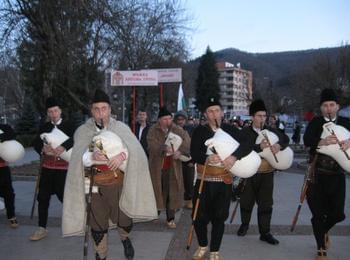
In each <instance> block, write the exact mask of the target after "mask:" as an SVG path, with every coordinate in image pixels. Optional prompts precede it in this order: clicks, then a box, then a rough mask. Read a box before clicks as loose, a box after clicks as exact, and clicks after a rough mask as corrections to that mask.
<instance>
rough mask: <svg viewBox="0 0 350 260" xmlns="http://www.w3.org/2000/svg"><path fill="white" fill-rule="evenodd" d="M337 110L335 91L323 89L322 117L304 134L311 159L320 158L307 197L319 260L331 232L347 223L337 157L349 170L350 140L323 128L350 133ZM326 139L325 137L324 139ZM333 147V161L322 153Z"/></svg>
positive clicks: (347, 122) (348, 123) (348, 124)
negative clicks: (343, 129)
mask: <svg viewBox="0 0 350 260" xmlns="http://www.w3.org/2000/svg"><path fill="white" fill-rule="evenodd" d="M338 110H339V104H338V99H337V96H336V93H335V92H334V90H332V89H324V90H323V91H322V92H321V97H320V111H321V116H318V117H315V118H313V119H312V121H311V122H310V123H309V124H308V126H307V127H306V130H305V133H304V144H305V146H307V147H309V148H310V158H311V159H312V158H313V157H314V156H315V155H316V154H317V155H318V156H317V159H316V162H315V170H314V176H313V177H314V178H313V180H314V182H313V183H310V184H309V188H308V190H307V193H306V198H307V203H308V205H309V208H310V210H311V213H312V218H311V223H312V228H313V233H314V236H315V239H316V244H317V253H316V259H318V260H325V259H327V249H329V246H330V239H329V235H328V232H329V230H330V229H331V228H332V227H333V226H334V225H335V224H336V223H338V222H341V221H342V220H344V219H345V214H344V204H345V174H344V172H345V170H344V169H343V168H342V167H341V165H340V164H339V163H338V162H337V160H338V161H339V158H337V157H336V156H338V157H342V159H340V160H342V161H341V162H342V163H343V164H344V166H349V164H350V161H349V160H348V159H347V158H346V156H344V152H347V153H348V154H350V140H349V139H345V140H341V141H340V140H338V137H337V136H336V135H335V134H334V132H333V133H332V131H331V132H329V130H328V129H327V127H326V128H325V129H324V127H323V126H324V125H325V124H330V122H333V123H334V126H335V127H337V126H341V127H343V128H345V129H346V130H345V131H350V119H348V118H344V117H341V116H338V115H337V112H338ZM324 131H325V132H324ZM324 136H326V137H325V138H323V137H324ZM348 136H349V132H348ZM331 146H334V148H335V149H334V155H333V157H334V158H333V157H332V156H330V155H327V154H324V153H323V151H324V150H325V148H328V147H331ZM337 152H338V155H337ZM310 161H312V160H310ZM339 162H340V161H339Z"/></svg>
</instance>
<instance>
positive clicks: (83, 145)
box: [0, 89, 350, 260]
mask: <svg viewBox="0 0 350 260" xmlns="http://www.w3.org/2000/svg"><path fill="white" fill-rule="evenodd" d="M46 110H47V116H48V120H47V122H46V123H45V124H44V125H43V126H41V127H40V130H39V132H38V135H37V136H36V138H35V140H34V142H33V145H34V147H35V150H36V151H37V152H38V153H39V154H40V156H41V161H40V167H41V171H40V179H39V183H38V187H39V193H38V196H37V201H38V216H39V218H38V221H39V223H38V224H39V228H38V230H36V231H35V233H34V234H33V235H32V236H30V240H32V241H37V240H41V239H43V238H45V237H46V236H47V234H48V230H47V229H46V226H47V218H48V208H49V203H50V197H51V195H52V194H56V195H57V197H58V199H59V200H60V201H61V202H63V215H62V231H63V235H64V236H71V235H80V234H84V233H85V234H87V233H89V232H90V233H91V237H92V240H93V242H94V248H95V257H96V259H107V252H108V246H107V245H108V243H107V237H108V229H109V228H111V227H116V228H117V230H118V233H119V235H120V237H121V241H122V244H123V246H124V255H125V257H126V258H127V259H133V257H134V255H135V252H134V247H133V245H132V242H131V240H130V238H129V234H130V231H131V229H132V226H133V222H134V221H150V220H157V219H158V217H159V214H160V213H161V211H163V210H165V213H166V219H167V223H166V224H167V226H168V228H171V229H174V228H176V222H175V213H176V211H177V210H178V209H179V208H181V207H182V206H183V204H182V203H183V200H184V199H185V200H187V203H186V206H187V207H188V208H193V209H192V220H193V224H192V225H193V228H194V231H195V234H196V237H197V240H198V244H199V247H198V249H197V250H196V251H195V253H194V255H193V259H204V257H205V256H206V255H207V254H208V251H209V258H210V259H213V260H214V259H221V256H220V254H219V250H220V245H221V241H222V238H223V234H224V228H225V220H226V219H227V217H228V215H229V207H230V201H231V197H232V174H231V172H230V169H231V168H232V167H233V166H234V165H235V163H236V162H237V161H239V160H241V159H242V158H244V157H245V156H247V155H248V154H249V153H251V152H252V151H253V152H256V153H259V154H261V152H262V151H264V150H266V149H268V150H269V151H270V152H271V153H272V154H273V156H274V158H275V159H276V161H277V157H276V155H278V154H279V153H280V152H282V151H283V150H284V149H286V147H287V146H288V143H289V138H288V137H287V135H286V134H285V133H283V131H280V130H279V129H277V128H272V127H269V126H268V125H267V121H266V119H267V109H266V107H265V104H264V102H263V101H262V100H255V101H253V102H252V104H251V105H250V108H249V113H250V116H251V120H252V124H251V125H250V126H248V127H245V128H243V129H242V130H239V129H237V128H235V127H233V126H231V125H228V124H225V123H223V122H222V115H223V111H222V107H221V104H220V101H219V100H218V99H216V98H214V97H213V98H209V99H208V101H207V103H206V105H205V106H204V109H203V111H202V113H203V115H204V116H205V118H206V123H204V124H202V125H199V126H197V127H196V128H187V129H186V127H185V126H184V122H183V121H185V120H186V118H187V115H186V114H185V113H182V112H180V113H177V114H176V115H175V118H174V119H175V120H174V121H175V122H173V115H172V113H170V112H169V111H168V110H167V109H166V108H165V107H161V108H160V111H159V114H158V121H157V123H156V124H154V125H153V126H149V125H148V124H147V123H146V119H147V114H146V113H145V111H140V112H139V118H140V122H139V124H138V126H137V131H136V133H135V135H134V134H133V133H132V132H131V131H130V128H129V127H128V126H127V125H125V124H124V123H122V122H121V121H117V120H115V119H113V118H112V117H111V105H110V100H109V97H108V95H107V94H106V93H104V92H103V91H100V90H98V91H96V93H95V95H94V97H93V99H92V102H91V114H92V118H91V119H89V120H88V121H86V122H85V123H84V124H83V125H82V126H80V127H79V128H78V129H77V130H76V131H75V132H74V131H73V128H72V127H71V125H70V124H69V123H68V122H67V121H66V120H64V119H62V116H61V113H62V111H61V105H60V104H59V103H58V102H57V101H56V100H55V99H54V98H49V99H48V100H47V102H46ZM338 110H339V104H338V100H337V97H336V94H335V92H334V91H333V90H331V89H324V90H323V91H322V93H321V99H320V111H321V116H319V117H315V118H314V119H313V120H312V121H311V122H310V123H309V125H308V126H307V128H306V131H305V134H304V144H305V146H306V147H309V148H310V158H311V160H310V161H312V162H313V165H314V166H315V167H314V168H313V178H312V180H311V182H310V184H309V188H308V190H307V202H308V205H309V207H310V210H311V212H312V218H311V223H312V227H313V233H314V236H315V239H316V244H317V253H316V259H318V260H321V259H326V257H327V249H328V248H329V246H330V238H329V234H328V232H329V230H330V229H331V228H332V227H333V226H334V225H335V224H336V223H338V222H340V221H342V220H344V218H345V215H344V204H345V170H343V168H342V167H341V166H340V165H339V163H338V161H337V160H336V159H335V158H332V157H331V156H329V155H325V154H321V153H319V152H318V149H319V148H320V147H327V146H331V145H337V146H338V149H340V150H341V151H342V152H343V153H344V154H346V153H348V154H349V153H350V152H349V151H350V150H349V148H350V139H346V140H341V141H340V140H339V139H338V137H337V136H336V135H335V133H334V132H332V133H331V134H329V135H327V137H322V136H323V135H322V134H323V129H324V127H323V126H324V124H326V123H329V122H333V123H334V124H336V125H340V126H342V127H344V128H345V129H347V131H350V119H347V118H344V117H340V116H338V115H337V112H338ZM53 129H59V130H60V131H62V132H63V133H64V134H65V135H66V136H67V138H66V139H65V141H64V142H62V143H60V144H59V145H58V146H56V147H53V146H52V145H51V144H50V142H48V141H47V140H45V138H43V137H42V134H43V133H47V132H51V131H52V130H53ZM219 129H221V130H222V131H224V132H226V133H227V134H228V135H229V136H230V138H233V139H234V140H235V141H237V142H238V143H239V146H238V148H237V149H235V150H234V151H233V152H232V154H230V155H229V156H228V157H226V158H221V157H220V155H219V154H218V153H217V152H216V151H215V149H209V148H208V147H207V146H206V141H207V140H208V139H210V138H215V134H216V133H217V132H218V130H219ZM0 130H1V132H0V140H1V142H4V141H6V140H10V139H14V133H13V130H12V129H11V127H9V126H8V125H0ZM221 130H220V131H221ZM262 131H270V132H272V133H273V134H275V135H276V136H277V137H278V141H277V142H275V143H271V142H270V140H268V138H265V139H264V138H263V139H262V140H261V141H260V142H257V139H258V136H259V135H260V134H261V132H262ZM106 132H108V134H107V136H117V137H115V138H119V139H120V140H121V146H122V147H124V148H123V149H121V150H118V151H107V148H108V147H109V144H108V143H103V144H102V143H99V142H97V141H96V140H98V141H101V140H103V134H105V133H106ZM170 135H175V136H177V137H179V139H180V140H181V141H180V143H179V144H178V146H177V147H175V145H174V144H173V143H172V142H171V141H170V143H169V138H170ZM321 137H322V138H321ZM99 138H100V139H99ZM113 138H114V137H113ZM119 139H117V140H119ZM113 140H114V139H113ZM101 142H102V141H101ZM141 144H142V145H141ZM111 149H112V148H111ZM113 149H116V148H113ZM69 150H72V154H71V157H70V160H69V162H67V161H66V160H63V159H61V157H60V156H61V154H62V153H63V152H67V151H69ZM113 152H115V153H113ZM182 156H187V158H190V159H189V160H182V159H181V158H182ZM145 165H149V167H145ZM275 171H276V169H275V168H274V167H272V165H271V163H270V162H269V161H268V160H267V159H265V158H261V164H260V165H259V167H258V169H257V172H256V174H254V175H252V176H251V177H247V178H245V179H244V180H243V182H242V183H243V188H242V189H241V194H240V210H241V225H240V227H239V229H238V231H237V235H238V236H244V235H246V233H247V231H248V229H249V222H250V218H251V213H252V209H253V207H254V205H255V203H256V204H257V206H258V208H257V213H258V227H259V233H260V240H261V241H264V242H266V243H268V244H271V245H277V244H278V243H279V241H278V240H277V239H276V238H275V237H274V236H273V235H272V234H271V233H270V222H271V215H272V205H273V179H274V172H275ZM184 183H185V186H184ZM184 188H185V191H184ZM184 195H185V196H184ZM0 196H1V197H3V198H4V202H5V207H6V212H7V218H8V220H9V224H10V226H11V227H12V228H16V227H18V222H17V219H16V216H15V208H14V198H15V193H14V190H13V187H12V181H11V175H10V170H9V168H8V165H7V162H6V161H4V160H2V159H1V158H0ZM191 200H192V201H191ZM209 223H211V226H212V228H211V236H210V242H209V241H208V234H207V233H208V230H207V226H208V224H209ZM189 236H190V235H189ZM84 253H85V252H84Z"/></svg>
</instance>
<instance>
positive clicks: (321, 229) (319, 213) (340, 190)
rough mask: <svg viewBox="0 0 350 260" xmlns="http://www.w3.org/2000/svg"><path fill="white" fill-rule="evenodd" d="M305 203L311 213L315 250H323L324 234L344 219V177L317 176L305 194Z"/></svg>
mask: <svg viewBox="0 0 350 260" xmlns="http://www.w3.org/2000/svg"><path fill="white" fill-rule="evenodd" d="M307 203H308V205H309V208H310V210H311V213H312V218H311V223H312V229H313V232H314V236H315V239H316V243H317V248H318V249H320V248H323V249H325V241H324V236H325V234H326V233H327V232H328V231H329V230H330V229H331V228H332V227H333V226H334V225H335V224H336V223H338V222H341V221H343V220H344V219H345V214H344V204H345V175H344V174H334V175H321V174H317V172H316V177H315V183H314V184H311V185H310V186H309V188H308V192H307Z"/></svg>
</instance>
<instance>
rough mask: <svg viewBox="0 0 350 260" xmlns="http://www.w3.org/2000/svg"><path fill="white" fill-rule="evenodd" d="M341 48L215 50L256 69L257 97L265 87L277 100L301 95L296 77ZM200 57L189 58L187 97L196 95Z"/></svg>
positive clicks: (223, 58)
mask: <svg viewBox="0 0 350 260" xmlns="http://www.w3.org/2000/svg"><path fill="white" fill-rule="evenodd" d="M342 48H343V47H337V48H322V49H311V50H303V51H286V52H273V53H248V52H243V51H240V50H238V49H234V48H228V49H223V50H220V51H217V52H214V54H215V57H216V59H217V61H227V62H230V63H232V64H237V63H240V65H241V68H242V69H246V70H250V71H252V72H253V78H254V86H253V91H254V96H255V97H260V96H262V97H264V96H265V95H266V91H271V92H272V93H273V94H274V95H275V96H276V99H277V100H280V99H281V97H287V98H288V99H291V100H295V99H297V98H298V93H297V92H298V89H297V88H296V87H295V84H294V80H295V77H296V76H297V77H298V76H299V74H300V73H301V72H302V71H306V70H308V69H310V68H311V67H312V66H314V64H315V62H316V61H317V60H319V59H322V58H325V57H326V58H327V59H329V61H330V62H332V63H333V62H335V61H336V59H337V57H338V56H339V54H340V52H341V51H342ZM199 60H200V58H196V59H194V60H192V61H190V62H189V63H188V64H187V68H186V70H185V73H184V78H185V82H184V83H185V86H186V84H187V86H186V87H187V88H186V89H185V95H186V96H188V97H194V96H195V80H196V77H197V73H196V71H197V67H198V64H199ZM269 87H270V89H269ZM264 93H265V95H264ZM299 94H300V93H299Z"/></svg>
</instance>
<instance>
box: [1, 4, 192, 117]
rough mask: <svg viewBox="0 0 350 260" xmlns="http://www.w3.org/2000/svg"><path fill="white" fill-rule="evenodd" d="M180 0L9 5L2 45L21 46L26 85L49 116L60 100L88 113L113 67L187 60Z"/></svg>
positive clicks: (3, 20) (5, 6) (3, 16)
mask: <svg viewBox="0 0 350 260" xmlns="http://www.w3.org/2000/svg"><path fill="white" fill-rule="evenodd" d="M180 3H181V1H180V0H150V1H146V0H123V1H114V0H84V1H71V0H56V1H53V0H33V1H28V0H3V1H2V2H1V3H0V28H1V29H0V36H1V37H0V40H1V43H4V42H9V41H12V43H13V44H14V45H15V46H16V47H17V54H18V59H19V64H20V69H21V77H20V78H21V83H22V85H23V86H25V88H26V90H27V91H26V93H28V94H29V96H30V98H32V99H33V100H34V104H36V106H37V108H38V111H44V109H43V108H44V102H45V99H46V98H47V97H48V96H51V95H55V96H56V97H57V98H58V99H60V101H61V102H62V103H64V104H65V105H66V107H68V108H69V110H70V111H77V110H78V108H86V104H88V100H89V99H90V97H91V96H92V94H93V93H94V92H95V89H96V88H103V87H104V86H105V85H106V84H105V82H106V81H105V80H104V78H103V77H104V75H105V74H104V71H105V70H106V69H107V68H112V67H113V68H118V69H144V68H147V67H148V68H151V67H152V65H153V64H160V63H167V62H170V61H172V60H180V61H182V60H184V59H185V58H186V57H187V42H186V32H187V28H186V23H187V21H188V19H187V18H186V16H185V15H184V9H183V8H182V7H181V4H180Z"/></svg>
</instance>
